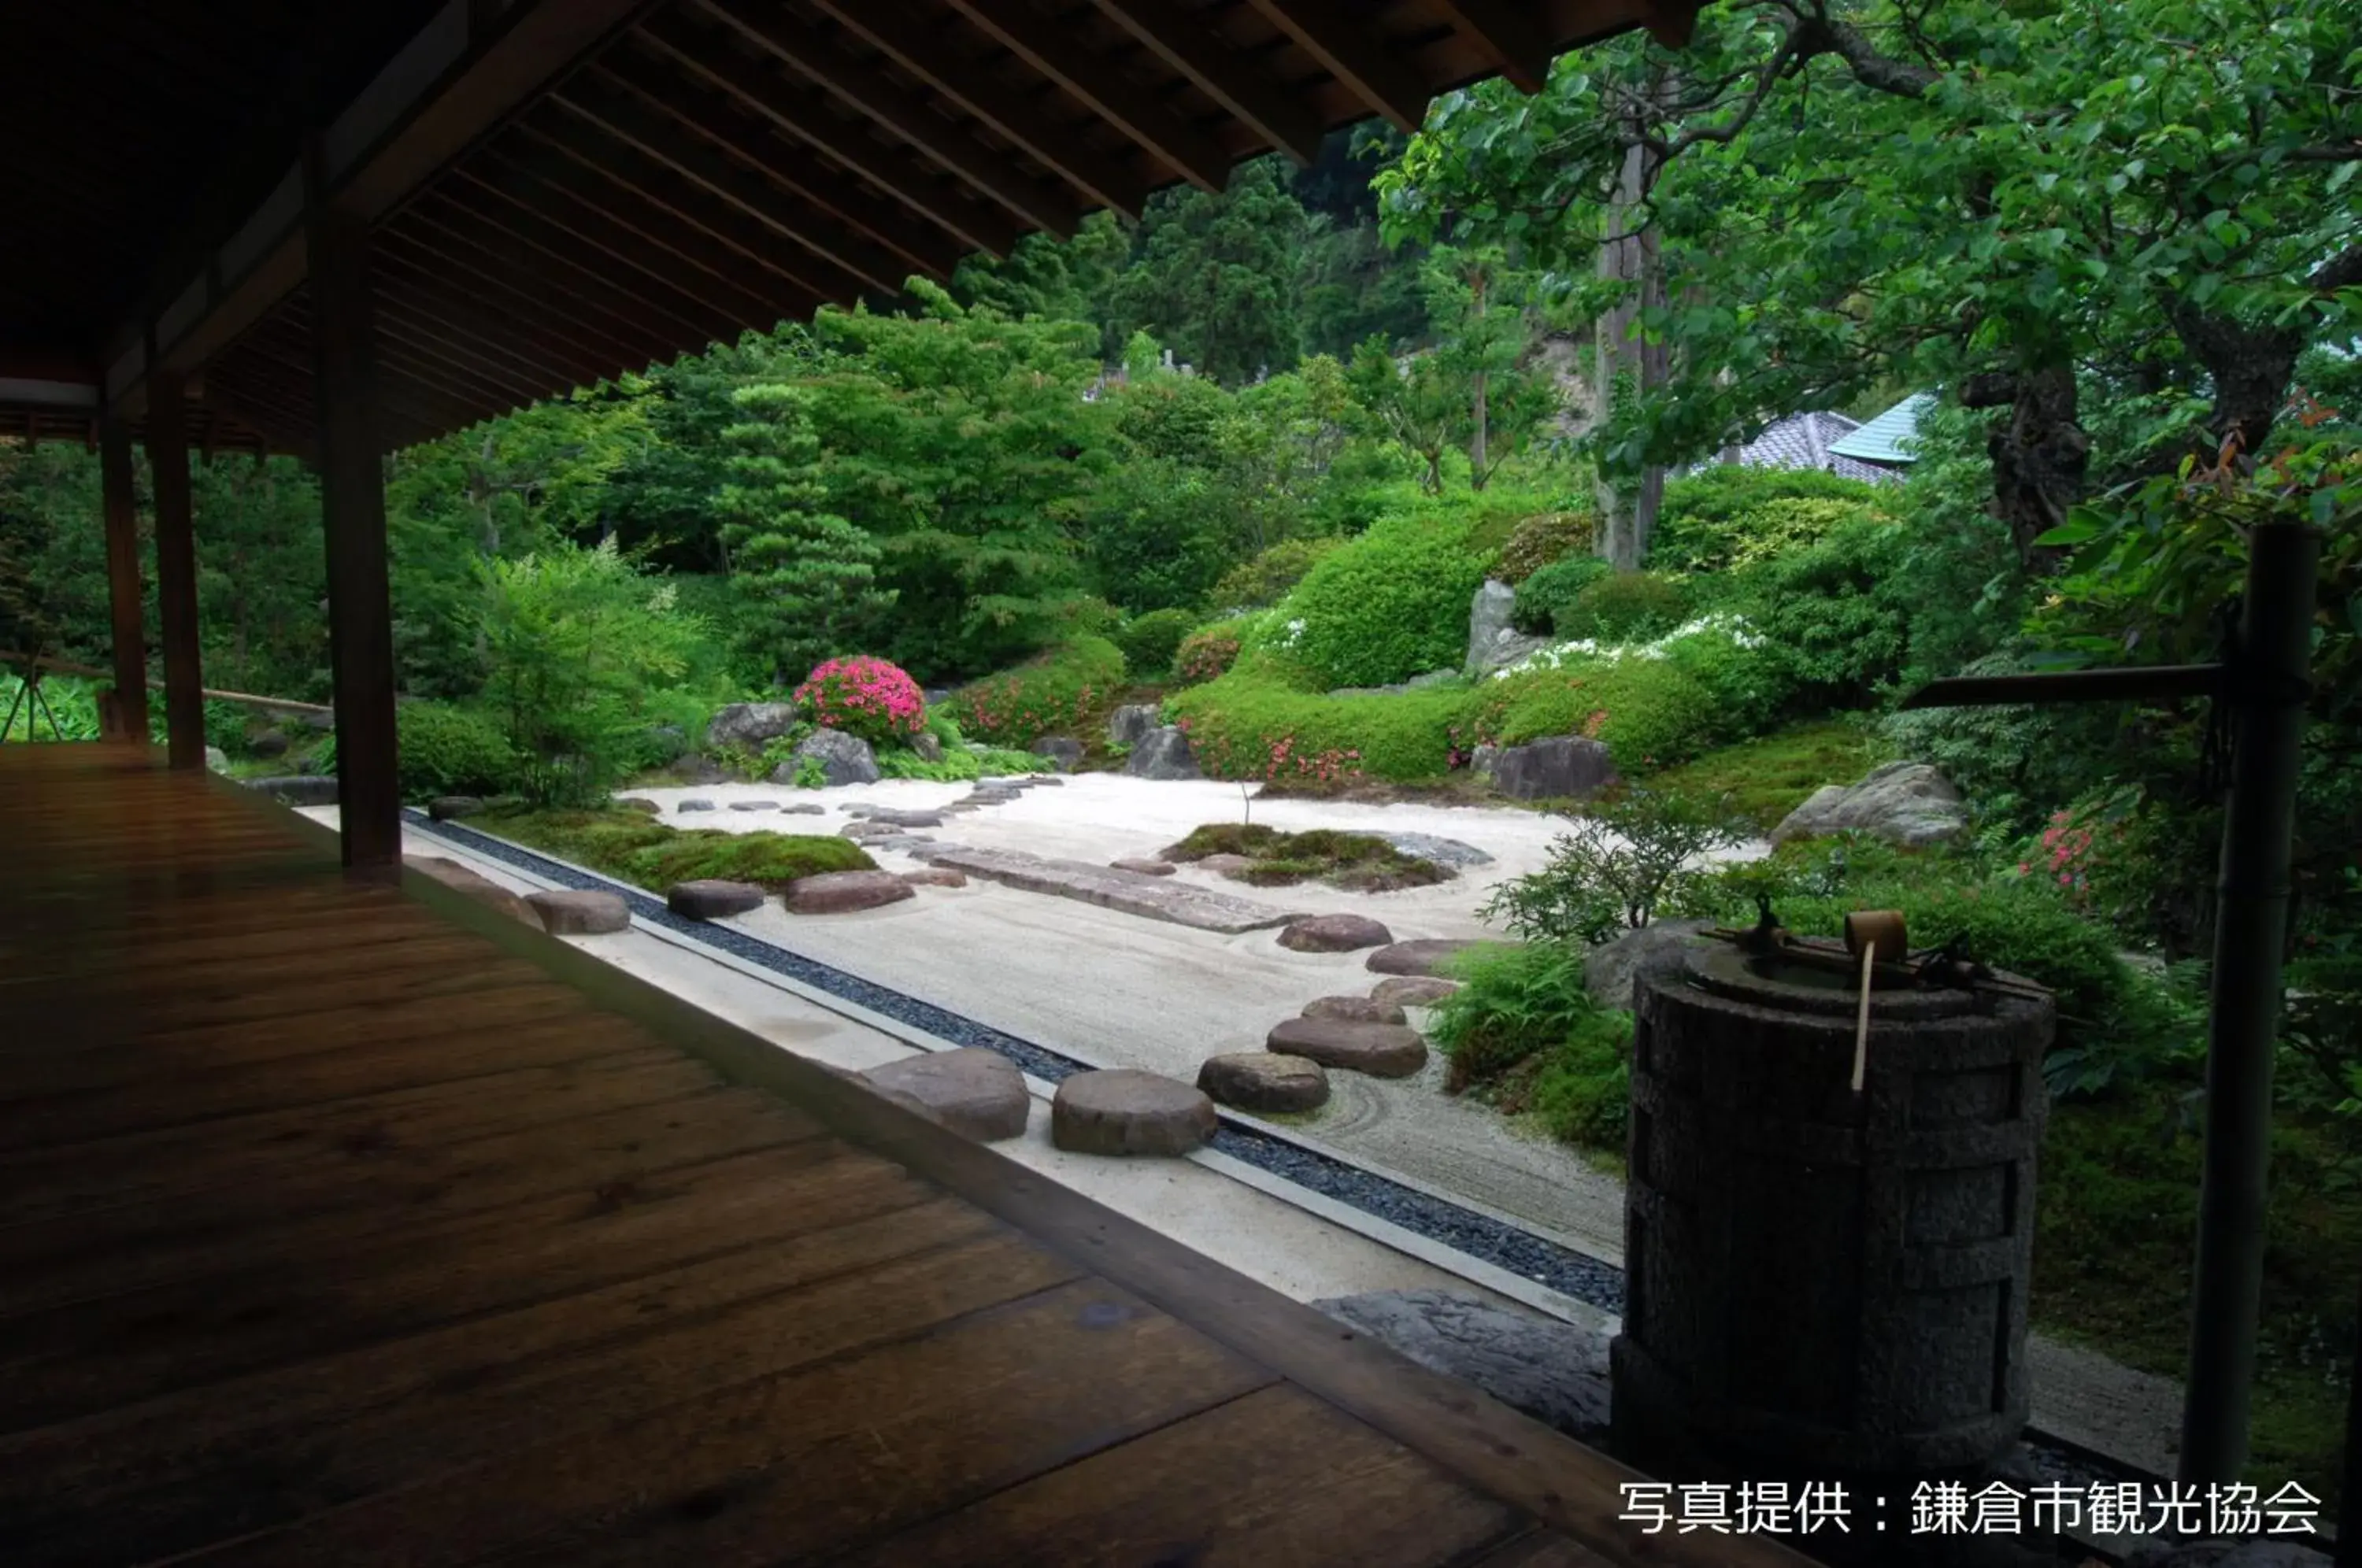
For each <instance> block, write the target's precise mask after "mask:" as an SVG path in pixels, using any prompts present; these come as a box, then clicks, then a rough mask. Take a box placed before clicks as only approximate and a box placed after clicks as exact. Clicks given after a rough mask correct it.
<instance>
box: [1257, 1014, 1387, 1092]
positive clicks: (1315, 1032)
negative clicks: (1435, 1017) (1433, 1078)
mask: <svg viewBox="0 0 2362 1568" xmlns="http://www.w3.org/2000/svg"><path fill="white" fill-rule="evenodd" d="M1264 1047H1265V1048H1266V1049H1268V1050H1272V1051H1277V1052H1279V1053H1281V1054H1283V1055H1290V1056H1308V1057H1310V1058H1311V1059H1312V1060H1313V1061H1316V1062H1318V1063H1319V1064H1320V1065H1321V1066H1324V1067H1342V1068H1344V1069H1346V1070H1347V1071H1349V1072H1356V1073H1367V1074H1368V1075H1369V1076H1370V1077H1374V1078H1407V1077H1410V1076H1411V1075H1412V1074H1414V1073H1416V1072H1418V1070H1419V1069H1420V1068H1421V1067H1424V1066H1427V1041H1426V1039H1425V1038H1424V1037H1423V1036H1421V1035H1420V1033H1419V1032H1418V1030H1416V1029H1411V1028H1408V1027H1407V1026H1405V1025H1403V1024H1399V1023H1356V1022H1353V1021H1351V1020H1348V1019H1342V1018H1289V1019H1283V1020H1281V1021H1279V1022H1278V1023H1276V1024H1275V1025H1273V1026H1272V1031H1271V1033H1270V1034H1269V1035H1268V1036H1266V1037H1265V1038H1264Z"/></svg>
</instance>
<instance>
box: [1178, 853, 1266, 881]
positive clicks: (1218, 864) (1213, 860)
mask: <svg viewBox="0 0 2362 1568" xmlns="http://www.w3.org/2000/svg"><path fill="white" fill-rule="evenodd" d="M1189 864H1191V865H1192V866H1195V867H1197V868H1198V870H1200V871H1211V872H1212V873H1214V875H1216V876H1217V877H1235V876H1237V875H1238V874H1239V873H1240V872H1242V871H1243V870H1245V869H1246V868H1247V867H1250V866H1252V865H1253V864H1254V861H1253V859H1252V858H1251V857H1249V856H1244V855H1208V856H1201V857H1200V858H1198V859H1196V860H1193V861H1191V862H1190V863H1189Z"/></svg>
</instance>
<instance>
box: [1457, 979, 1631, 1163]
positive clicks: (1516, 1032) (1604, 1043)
mask: <svg viewBox="0 0 2362 1568" xmlns="http://www.w3.org/2000/svg"><path fill="white" fill-rule="evenodd" d="M1460 973H1461V975H1462V977H1463V979H1464V983H1463V984H1462V987H1461V988H1460V989H1459V990H1457V991H1455V992H1453V993H1452V994H1451V996H1448V997H1446V998H1444V999H1443V1000H1442V1002H1441V1003H1440V1004H1439V1005H1438V1006H1437V1008H1436V1010H1435V1015H1434V1017H1433V1018H1432V1019H1431V1020H1429V1030H1428V1032H1429V1035H1430V1037H1432V1038H1433V1039H1434V1041H1435V1043H1436V1045H1437V1047H1438V1048H1439V1049H1440V1050H1441V1051H1442V1052H1443V1054H1444V1055H1445V1057H1446V1058H1447V1059H1448V1061H1449V1063H1450V1066H1449V1067H1448V1069H1447V1071H1446V1075H1445V1078H1444V1085H1445V1088H1448V1089H1450V1090H1451V1091H1452V1092H1454V1093H1460V1092H1474V1093H1476V1094H1479V1095H1481V1096H1482V1097H1483V1098H1484V1099H1486V1100H1488V1101H1490V1102H1491V1103H1492V1104H1494V1105H1496V1106H1497V1107H1499V1108H1500V1109H1501V1110H1505V1111H1507V1112H1510V1113H1512V1114H1515V1113H1518V1112H1520V1111H1530V1112H1532V1113H1534V1114H1535V1115H1536V1116H1537V1117H1538V1118H1539V1119H1540V1121H1541V1123H1542V1125H1543V1127H1544V1128H1545V1129H1546V1130H1547V1131H1548V1132H1550V1133H1551V1136H1553V1137H1556V1138H1559V1139H1562V1140H1563V1141H1565V1142H1567V1143H1575V1144H1579V1145H1582V1146H1584V1147H1589V1148H1595V1149H1606V1150H1614V1151H1618V1152H1620V1151H1621V1149H1622V1147H1623V1141H1624V1129H1625V1121H1626V1106H1627V1103H1628V1098H1629V1095H1630V1081H1631V1080H1630V1059H1631V1041H1632V1021H1631V1017H1630V1015H1629V1014H1628V1013H1623V1012H1617V1011H1614V1010H1607V1009H1604V1008H1601V1007H1600V1006H1599V1005H1598V1004H1597V1003H1595V1002H1594V1001H1593V1000H1592V999H1591V994H1590V992H1589V991H1588V990H1587V989H1586V988H1584V983H1583V960H1582V955H1581V950H1580V949H1578V948H1575V947H1572V946H1569V945H1567V944H1563V943H1555V942H1541V943H1534V944H1529V945H1527V946H1523V947H1512V948H1507V949H1499V950H1496V951H1493V952H1490V953H1485V954H1483V955H1480V956H1478V957H1476V958H1474V959H1473V960H1463V962H1462V967H1461V970H1460Z"/></svg>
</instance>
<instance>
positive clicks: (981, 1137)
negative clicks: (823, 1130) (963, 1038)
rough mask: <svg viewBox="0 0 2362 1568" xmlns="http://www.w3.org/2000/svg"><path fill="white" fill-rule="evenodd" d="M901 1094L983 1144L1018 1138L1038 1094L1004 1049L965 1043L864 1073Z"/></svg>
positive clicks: (892, 1092) (900, 1095) (936, 1118)
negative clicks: (1030, 1089)
mask: <svg viewBox="0 0 2362 1568" xmlns="http://www.w3.org/2000/svg"><path fill="white" fill-rule="evenodd" d="M861 1076H862V1077H864V1078H865V1079H866V1080H867V1081H868V1082H869V1083H871V1084H873V1085H875V1086H877V1088H881V1089H884V1090H886V1091H888V1092H889V1093H890V1094H893V1095H895V1096H897V1097H902V1096H907V1097H908V1098H910V1099H912V1100H915V1101H917V1102H918V1104H919V1105H920V1106H922V1107H923V1108H924V1109H925V1110H927V1112H928V1113H929V1114H930V1115H931V1116H932V1117H933V1120H934V1121H939V1122H941V1123H942V1124H943V1125H944V1126H945V1127H948V1128H950V1129H951V1130H952V1131H953V1132H956V1133H958V1134H959V1135H960V1136H961V1137H963V1138H973V1139H975V1140H976V1141H977V1143H998V1142H999V1141H1000V1140H1001V1139H1003V1138H1015V1137H1018V1136H1020V1135H1021V1134H1022V1133H1023V1132H1024V1131H1025V1116H1026V1112H1027V1111H1029V1110H1032V1105H1033V1098H1032V1095H1030V1094H1028V1093H1027V1092H1026V1089H1025V1075H1024V1074H1022V1073H1021V1072H1019V1071H1018V1070H1017V1064H1016V1063H1014V1062H1011V1061H1010V1059H1009V1058H1008V1057H1006V1056H1004V1055H1001V1054H1000V1053H999V1052H998V1051H988V1050H985V1049H984V1048H983V1047H981V1046H976V1045H968V1046H963V1047H961V1048H960V1049H959V1050H956V1051H931V1052H928V1053H926V1054H925V1055H918V1056H910V1057H906V1058H904V1059H903V1060H901V1061H900V1062H889V1063H887V1064H886V1065H885V1066H881V1067H872V1068H870V1069H869V1070H868V1071H867V1072H866V1073H864V1074H862V1075H861Z"/></svg>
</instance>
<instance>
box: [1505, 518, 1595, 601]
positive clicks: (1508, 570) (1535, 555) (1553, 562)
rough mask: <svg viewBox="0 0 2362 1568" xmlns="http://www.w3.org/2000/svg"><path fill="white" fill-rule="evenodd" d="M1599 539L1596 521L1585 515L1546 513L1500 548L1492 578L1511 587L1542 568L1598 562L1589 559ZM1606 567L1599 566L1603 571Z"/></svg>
mask: <svg viewBox="0 0 2362 1568" xmlns="http://www.w3.org/2000/svg"><path fill="white" fill-rule="evenodd" d="M1598 536H1599V520H1598V519H1597V518H1595V517H1594V516H1592V515H1591V513H1588V512H1545V513H1541V514H1540V516H1538V517H1529V518H1527V519H1526V520H1525V521H1524V522H1522V523H1520V524H1518V526H1517V530H1516V531H1515V532H1514V533H1512V534H1511V535H1510V536H1509V542H1508V543H1507V544H1506V545H1503V546H1502V547H1501V558H1500V559H1499V560H1497V561H1496V562H1495V563H1494V565H1493V575H1494V576H1495V577H1497V578H1499V579H1500V580H1502V581H1503V582H1506V583H1509V584H1512V585H1515V584H1518V583H1522V582H1524V581H1525V580H1527V579H1528V578H1529V577H1531V576H1533V575H1534V574H1535V573H1536V572H1538V571H1540V570H1541V569H1543V568H1544V567H1550V566H1557V565H1559V564H1561V563H1562V562H1565V561H1568V560H1573V559H1583V558H1590V559H1597V558H1596V557H1594V556H1592V555H1591V551H1592V548H1593V547H1594V545H1595V543H1596V541H1597V539H1598ZM1601 567H1602V569H1605V568H1606V562H1604V561H1603V562H1601Z"/></svg>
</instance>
